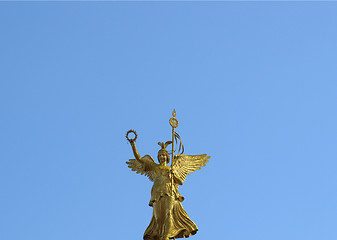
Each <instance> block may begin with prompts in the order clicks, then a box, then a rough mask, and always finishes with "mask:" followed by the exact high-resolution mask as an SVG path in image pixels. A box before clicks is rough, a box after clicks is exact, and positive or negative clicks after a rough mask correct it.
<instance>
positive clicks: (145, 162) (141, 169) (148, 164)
mask: <svg viewBox="0 0 337 240" xmlns="http://www.w3.org/2000/svg"><path fill="white" fill-rule="evenodd" d="M141 160H142V161H141V162H140V161H137V160H136V159H129V161H128V162H126V164H127V165H128V167H129V168H131V170H132V171H135V172H136V173H140V174H141V175H144V174H145V176H147V177H148V178H149V179H150V180H151V181H152V182H153V181H154V173H153V171H152V170H154V168H155V166H156V165H157V164H156V163H155V161H154V160H153V158H152V157H151V156H150V155H145V156H144V157H142V159H141Z"/></svg>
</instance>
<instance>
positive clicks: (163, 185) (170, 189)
mask: <svg viewBox="0 0 337 240" xmlns="http://www.w3.org/2000/svg"><path fill="white" fill-rule="evenodd" d="M173 116H174V119H175V112H174V115H173ZM171 119H172V118H171ZM171 119H170V123H171V126H172V128H173V131H172V133H173V134H172V135H173V137H172V140H177V138H179V140H180V136H179V135H178V134H177V133H175V131H174V129H175V128H176V127H177V126H178V121H177V120H176V119H175V120H174V121H171ZM172 122H173V123H172ZM131 132H133V133H134V134H135V137H134V139H130V138H128V134H129V133H131ZM136 138H137V134H136V132H135V131H133V130H130V131H128V133H127V139H128V140H129V142H130V144H131V146H132V150H133V154H134V156H135V159H130V160H129V161H128V162H126V163H127V164H128V167H129V168H131V170H132V171H136V172H137V173H141V174H142V175H143V174H144V175H146V176H147V177H148V178H149V179H150V180H151V181H152V182H153V186H152V190H151V200H150V203H149V206H151V207H153V215H152V219H151V222H150V224H149V226H148V227H147V229H146V231H145V233H144V236H143V239H144V240H169V239H176V238H187V237H189V236H190V235H194V234H196V232H197V231H198V228H197V226H196V224H195V223H194V222H193V221H192V220H191V219H190V218H189V216H188V215H187V213H186V211H185V210H184V208H183V206H182V205H181V202H182V201H184V197H182V196H181V195H180V193H179V191H178V187H179V185H182V184H183V183H184V181H185V179H186V177H187V175H188V174H190V173H191V172H194V171H195V170H198V169H200V168H201V167H203V166H205V164H206V163H207V162H208V159H209V158H210V157H209V156H207V155H206V154H202V155H184V154H182V153H180V154H177V155H174V147H173V145H174V141H167V142H166V143H161V142H159V143H158V144H159V145H160V146H161V149H160V150H159V152H158V161H159V164H157V163H156V162H155V161H154V160H153V158H152V157H151V156H149V155H145V156H144V157H141V156H140V154H139V153H138V150H137V148H136V144H135V140H136ZM169 144H172V156H173V157H172V158H173V161H172V163H171V166H168V165H167V164H168V163H169V162H170V155H169V153H168V151H167V150H166V147H167V146H168V145H169Z"/></svg>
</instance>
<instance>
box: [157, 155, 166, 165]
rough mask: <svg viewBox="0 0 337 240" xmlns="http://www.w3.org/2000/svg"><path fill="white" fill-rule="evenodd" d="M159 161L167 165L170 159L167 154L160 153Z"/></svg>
mask: <svg viewBox="0 0 337 240" xmlns="http://www.w3.org/2000/svg"><path fill="white" fill-rule="evenodd" d="M158 160H159V163H161V164H166V163H167V161H168V159H167V155H166V154H165V153H160V154H159V155H158Z"/></svg>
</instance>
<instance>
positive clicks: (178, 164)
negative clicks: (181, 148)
mask: <svg viewBox="0 0 337 240" xmlns="http://www.w3.org/2000/svg"><path fill="white" fill-rule="evenodd" d="M209 158H210V156H207V154H202V155H184V154H178V155H176V156H174V162H173V165H172V171H173V174H174V179H175V181H176V182H177V183H178V184H179V185H182V184H183V182H184V181H185V179H186V177H187V175H189V174H190V173H191V172H195V170H199V169H200V168H201V167H203V166H205V165H206V163H207V162H208V159H209Z"/></svg>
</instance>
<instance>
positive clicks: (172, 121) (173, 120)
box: [170, 109, 179, 197]
mask: <svg viewBox="0 0 337 240" xmlns="http://www.w3.org/2000/svg"><path fill="white" fill-rule="evenodd" d="M172 116H173V117H171V118H170V125H171V127H172V161H171V196H172V197H173V169H172V166H173V160H174V140H175V128H177V127H178V125H179V122H178V120H177V119H176V110H175V109H173V112H172Z"/></svg>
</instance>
